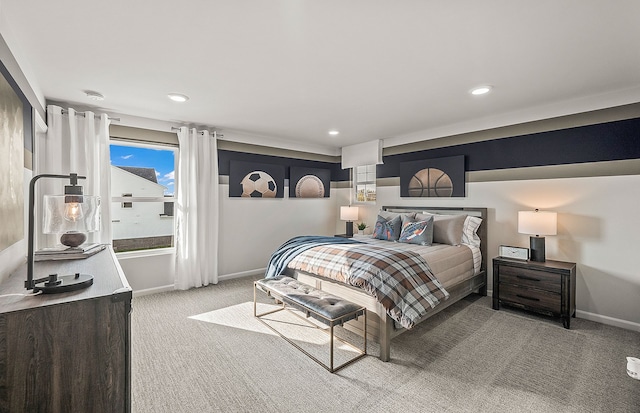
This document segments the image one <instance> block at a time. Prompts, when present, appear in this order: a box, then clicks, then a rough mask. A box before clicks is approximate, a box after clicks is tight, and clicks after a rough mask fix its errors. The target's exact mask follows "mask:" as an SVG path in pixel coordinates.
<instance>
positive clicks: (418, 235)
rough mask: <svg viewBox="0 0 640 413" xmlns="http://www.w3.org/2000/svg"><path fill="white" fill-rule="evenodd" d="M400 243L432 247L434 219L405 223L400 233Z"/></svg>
mask: <svg viewBox="0 0 640 413" xmlns="http://www.w3.org/2000/svg"><path fill="white" fill-rule="evenodd" d="M398 241H400V242H407V243H409V244H419V245H431V244H432V243H433V217H429V218H428V219H426V220H424V221H414V222H405V223H404V225H403V226H402V232H401V233H400V238H399V239H398Z"/></svg>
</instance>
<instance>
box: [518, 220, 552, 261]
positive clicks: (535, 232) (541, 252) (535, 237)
mask: <svg viewBox="0 0 640 413" xmlns="http://www.w3.org/2000/svg"><path fill="white" fill-rule="evenodd" d="M518 232H519V233H520V234H529V235H531V237H529V245H530V248H531V261H539V262H542V261H545V239H544V237H543V236H541V235H556V234H557V233H558V214H557V213H556V212H551V211H540V210H538V209H536V210H534V211H518Z"/></svg>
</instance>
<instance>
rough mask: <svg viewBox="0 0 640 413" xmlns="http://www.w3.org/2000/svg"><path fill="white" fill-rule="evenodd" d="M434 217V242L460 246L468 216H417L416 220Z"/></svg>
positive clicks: (427, 214)
mask: <svg viewBox="0 0 640 413" xmlns="http://www.w3.org/2000/svg"><path fill="white" fill-rule="evenodd" d="M430 216H432V217H433V242H437V243H438V244H449V245H460V243H461V242H462V230H463V228H464V221H465V219H467V216H466V215H439V214H429V213H426V214H416V219H418V220H424V219H426V218H427V217H430Z"/></svg>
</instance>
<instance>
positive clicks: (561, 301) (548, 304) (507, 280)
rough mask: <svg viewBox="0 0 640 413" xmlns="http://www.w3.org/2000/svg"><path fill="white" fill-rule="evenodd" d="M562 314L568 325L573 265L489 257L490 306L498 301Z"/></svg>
mask: <svg viewBox="0 0 640 413" xmlns="http://www.w3.org/2000/svg"><path fill="white" fill-rule="evenodd" d="M501 303H502V304H505V305H510V306H514V307H518V308H522V309H524V310H529V311H535V312H538V313H543V314H547V315H550V316H554V317H562V324H563V325H564V327H565V328H567V329H568V328H569V327H570V324H571V317H575V316H576V264H575V263H574V262H564V261H552V260H547V261H544V262H536V261H523V260H514V259H509V258H502V257H497V258H494V259H493V309H494V310H498V309H499V308H500V304H501Z"/></svg>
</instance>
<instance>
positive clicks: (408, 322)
mask: <svg viewBox="0 0 640 413" xmlns="http://www.w3.org/2000/svg"><path fill="white" fill-rule="evenodd" d="M306 238H308V237H306ZM305 242H307V243H313V241H312V240H306V241H305ZM276 253H277V252H276ZM287 267H288V268H292V269H297V270H301V271H305V272H308V273H311V274H317V275H320V276H323V277H327V278H331V279H334V280H337V281H341V282H344V283H346V284H349V285H353V286H356V287H360V288H362V289H363V290H365V291H366V292H367V293H369V294H371V295H372V296H374V297H375V298H376V299H377V300H378V302H380V303H381V304H382V305H383V307H384V308H385V309H386V311H387V314H389V316H390V317H391V318H392V319H394V320H395V321H397V322H398V323H400V325H402V326H403V327H405V328H412V327H413V326H414V325H415V323H416V322H417V321H418V320H419V319H420V318H421V317H422V316H424V315H425V314H426V312H427V311H428V310H429V308H433V307H435V306H436V305H437V304H438V303H439V302H440V301H441V300H445V299H447V298H448V297H449V293H448V292H447V291H446V290H445V289H444V287H443V286H442V285H441V284H440V282H439V281H438V280H437V279H436V278H435V276H434V275H433V274H432V273H431V270H430V269H429V265H428V264H427V262H426V261H425V260H424V258H422V257H421V256H420V255H418V254H416V253H414V252H411V251H401V250H396V249H393V248H385V247H381V246H376V245H368V244H364V243H341V244H327V243H321V245H318V246H313V247H311V248H307V249H304V250H303V251H301V252H299V253H296V254H295V256H293V257H291V258H290V259H289V260H288V263H287Z"/></svg>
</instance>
